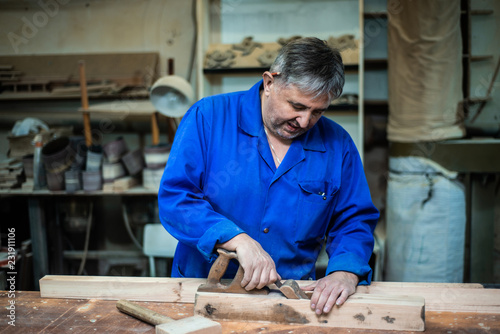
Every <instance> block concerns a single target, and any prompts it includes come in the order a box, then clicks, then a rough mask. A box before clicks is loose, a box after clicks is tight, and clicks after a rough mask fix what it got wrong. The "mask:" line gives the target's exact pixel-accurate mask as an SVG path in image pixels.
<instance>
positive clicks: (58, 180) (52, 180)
mask: <svg viewBox="0 0 500 334" xmlns="http://www.w3.org/2000/svg"><path fill="white" fill-rule="evenodd" d="M46 177H47V188H48V189H49V190H51V191H60V190H64V172H59V173H52V172H47V173H46Z"/></svg>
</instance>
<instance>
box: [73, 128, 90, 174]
mask: <svg viewBox="0 0 500 334" xmlns="http://www.w3.org/2000/svg"><path fill="white" fill-rule="evenodd" d="M69 140H70V141H71V147H72V148H73V151H75V161H73V164H72V165H71V169H74V170H85V163H86V161H87V151H88V147H87V145H86V144H85V138H84V137H81V136H80V137H70V138H69Z"/></svg>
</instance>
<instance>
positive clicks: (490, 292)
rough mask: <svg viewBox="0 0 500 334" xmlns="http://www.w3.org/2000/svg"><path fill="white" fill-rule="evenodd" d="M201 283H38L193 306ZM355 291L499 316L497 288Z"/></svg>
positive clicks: (401, 286)
mask: <svg viewBox="0 0 500 334" xmlns="http://www.w3.org/2000/svg"><path fill="white" fill-rule="evenodd" d="M205 282H206V280H205V279H201V278H169V277H124V276H66V275H62V276H56V275H47V276H45V277H43V278H42V279H41V280H40V294H41V297H44V298H76V299H82V298H84V299H90V298H94V299H107V300H118V299H124V298H125V299H128V300H136V301H156V302H173V303H176V302H179V303H194V301H195V294H196V291H197V289H198V286H199V285H200V284H202V283H205ZM297 283H299V285H300V286H306V285H309V284H311V283H312V282H311V281H297ZM75 286H78V289H75ZM356 292H357V293H363V294H377V295H410V296H420V297H423V298H424V299H425V303H426V306H425V307H426V310H427V311H438V312H440V311H447V312H473V313H492V314H500V305H499V303H498V301H499V300H500V289H484V288H483V287H482V285H480V284H461V283H403V282H372V284H371V285H369V286H358V287H357V289H356Z"/></svg>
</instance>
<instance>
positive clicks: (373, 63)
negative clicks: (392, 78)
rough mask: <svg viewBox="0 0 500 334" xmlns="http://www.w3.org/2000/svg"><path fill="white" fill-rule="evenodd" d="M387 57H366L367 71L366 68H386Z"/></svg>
mask: <svg viewBox="0 0 500 334" xmlns="http://www.w3.org/2000/svg"><path fill="white" fill-rule="evenodd" d="M386 69H387V59H384V58H380V59H378V58H377V59H366V58H365V71H366V70H386Z"/></svg>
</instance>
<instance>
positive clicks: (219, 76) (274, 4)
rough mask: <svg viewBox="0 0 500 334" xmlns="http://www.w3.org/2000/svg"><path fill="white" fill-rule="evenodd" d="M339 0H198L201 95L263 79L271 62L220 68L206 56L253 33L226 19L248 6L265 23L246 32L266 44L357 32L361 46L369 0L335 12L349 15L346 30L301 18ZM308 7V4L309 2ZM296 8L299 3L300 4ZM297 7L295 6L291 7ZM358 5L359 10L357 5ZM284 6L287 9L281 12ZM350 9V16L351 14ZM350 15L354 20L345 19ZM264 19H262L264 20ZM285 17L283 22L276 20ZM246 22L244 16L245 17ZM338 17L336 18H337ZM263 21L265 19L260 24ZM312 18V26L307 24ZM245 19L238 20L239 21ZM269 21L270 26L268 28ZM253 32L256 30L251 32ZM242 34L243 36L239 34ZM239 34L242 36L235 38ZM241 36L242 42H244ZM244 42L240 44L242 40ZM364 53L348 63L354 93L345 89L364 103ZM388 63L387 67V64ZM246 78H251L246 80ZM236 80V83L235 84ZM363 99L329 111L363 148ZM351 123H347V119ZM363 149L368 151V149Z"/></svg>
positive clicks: (356, 0) (349, 83) (249, 13)
mask: <svg viewBox="0 0 500 334" xmlns="http://www.w3.org/2000/svg"><path fill="white" fill-rule="evenodd" d="M333 3H335V4H336V5H337V6H340V5H339V3H338V2H335V1H333V2H329V1H305V0H288V1H276V0H272V1H255V2H252V3H240V2H238V3H233V2H230V1H226V0H198V1H197V20H198V45H197V63H198V71H197V74H198V78H197V80H198V81H197V93H198V98H201V97H204V96H207V95H212V94H218V93H224V92H228V91H237V90H246V89H249V88H250V84H247V83H246V82H252V80H254V81H253V82H257V81H258V80H259V79H260V76H261V74H262V73H263V72H264V71H267V70H268V69H269V67H268V66H255V67H239V68H216V69H213V68H212V69H209V68H205V67H204V66H203V65H204V64H205V54H206V52H207V50H209V49H210V47H211V46H213V45H215V44H227V43H237V41H238V39H237V38H240V39H241V40H242V39H243V38H245V37H247V36H248V35H245V34H246V32H243V31H245V29H241V31H242V33H241V35H238V33H239V32H238V31H239V30H238V31H229V30H228V28H227V26H228V25H229V24H231V22H230V23H227V22H226V21H225V20H228V21H230V20H231V19H234V15H239V14H240V12H241V13H242V12H243V7H246V8H250V9H249V10H248V11H246V13H247V17H250V18H251V19H248V20H254V21H252V22H257V24H255V25H258V26H259V27H255V25H254V26H252V28H253V29H250V28H249V29H248V30H246V31H249V32H251V34H252V35H253V36H252V37H254V41H256V42H261V43H270V42H275V41H276V40H277V39H278V37H283V38H289V37H292V36H295V35H300V36H317V37H319V38H324V39H327V38H328V37H327V36H340V35H343V34H353V35H355V40H356V42H357V43H358V45H363V0H351V1H345V2H343V3H342V4H341V5H342V6H344V7H346V8H344V7H341V8H337V9H336V13H334V14H335V15H338V16H339V17H341V16H342V15H339V14H337V13H340V12H341V13H344V14H343V17H341V19H343V20H345V22H343V23H344V24H343V26H346V25H349V27H347V28H345V31H341V30H339V29H341V28H340V27H342V25H339V24H337V25H335V27H337V28H336V29H335V28H332V29H331V30H328V29H327V28H326V27H328V26H329V25H330V26H331V25H332V24H333V23H332V22H328V21H332V20H321V19H317V20H315V21H314V22H312V21H310V20H305V19H304V18H303V17H301V15H302V14H304V13H298V10H294V9H300V10H304V11H305V12H306V14H305V15H307V13H308V11H312V9H311V8H316V7H318V8H323V9H324V10H323V13H320V14H317V11H316V12H315V13H316V14H315V15H327V14H326V13H324V12H326V11H328V8H331V6H332V5H333ZM306 5H307V6H306ZM259 6H261V7H262V8H266V10H265V11H263V12H262V13H263V16H264V17H261V16H259V15H258V13H256V12H255V9H256V8H257V7H259ZM294 6H295V7H294ZM329 6H330V7H329ZM291 8H292V9H291ZM353 8H355V10H354V9H353ZM281 9H283V10H281ZM229 11H230V12H231V16H232V17H231V16H229V15H227V16H225V15H224V13H226V12H229ZM273 12H280V13H281V14H280V17H277V18H275V20H274V21H273V20H268V19H267V18H266V17H265V16H266V15H272V14H269V13H273ZM345 13H347V14H345ZM346 15H349V18H350V19H346V18H344V17H345V16H346ZM259 20H260V21H259ZM276 20H279V23H277V22H275V21H276ZM242 21H243V20H242ZM333 21H335V20H333ZM258 22H260V23H258ZM301 22H302V24H304V25H303V28H304V29H305V30H307V29H309V30H310V31H305V30H304V31H301V30H300V28H297V26H300V24H301ZM306 22H307V24H305V23H306ZM239 23H240V22H238V25H239ZM282 23H283V24H284V25H286V26H289V28H290V29H287V30H286V32H284V33H283V35H279V36H278V35H277V34H278V33H277V32H274V31H275V29H273V28H274V27H275V25H274V26H273V24H278V25H279V24H282ZM245 24H248V22H241V26H244V25H245ZM268 25H269V27H268ZM260 26H262V27H268V28H269V29H268V31H267V32H266V33H263V32H262V31H261V30H259V29H260V28H262V27H260ZM249 34H250V33H249ZM235 36H237V37H235ZM274 36H276V37H274ZM235 38H236V40H235ZM228 40H230V41H229V42H228ZM241 40H239V41H241ZM239 41H238V42H239ZM358 50H359V51H358V55H357V56H356V62H349V61H348V62H346V64H345V73H346V87H348V88H347V89H351V90H352V91H348V92H346V89H344V92H345V93H349V94H355V95H357V97H358V101H362V100H363V73H364V65H365V64H364V63H363V61H362V60H363V58H364V57H363V47H359V48H358ZM383 63H384V62H383V61H379V60H374V61H373V62H371V63H370V65H369V66H372V67H375V68H378V67H380V66H382V67H384V64H383ZM385 66H386V65H385ZM245 80H246V81H245ZM233 83H234V84H233ZM363 108H364V104H363V103H356V104H339V105H335V104H332V106H331V107H330V108H329V112H327V114H326V115H325V116H326V117H329V118H332V119H334V120H335V121H337V122H338V123H340V124H341V125H343V126H344V128H346V130H347V131H348V132H350V134H351V136H352V137H353V140H354V141H355V143H356V145H357V146H358V147H362V145H363V125H364V120H363V115H364V112H363ZM345 122H347V123H345ZM360 153H361V154H363V152H362V149H360Z"/></svg>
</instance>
